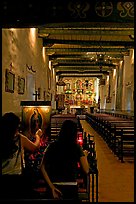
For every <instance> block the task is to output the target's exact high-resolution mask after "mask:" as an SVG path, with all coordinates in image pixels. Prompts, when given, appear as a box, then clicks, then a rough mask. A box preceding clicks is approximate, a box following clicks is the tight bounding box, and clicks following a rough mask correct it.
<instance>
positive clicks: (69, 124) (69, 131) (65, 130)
mask: <svg viewBox="0 0 136 204" xmlns="http://www.w3.org/2000/svg"><path fill="white" fill-rule="evenodd" d="M58 140H59V141H60V142H63V143H65V144H75V143H76V142H77V124H76V122H74V121H73V120H65V121H64V122H63V124H62V127H61V130H60V133H59V137H58Z"/></svg>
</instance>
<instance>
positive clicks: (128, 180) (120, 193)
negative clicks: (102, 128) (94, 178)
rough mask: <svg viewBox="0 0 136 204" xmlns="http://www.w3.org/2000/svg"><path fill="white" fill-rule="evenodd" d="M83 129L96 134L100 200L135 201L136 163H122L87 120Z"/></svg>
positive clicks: (82, 122)
mask: <svg viewBox="0 0 136 204" xmlns="http://www.w3.org/2000/svg"><path fill="white" fill-rule="evenodd" d="M80 122H81V125H82V127H83V130H84V131H86V133H89V134H90V135H93V136H94V141H95V146H96V156H97V166H98V172H99V178H98V179H99V182H98V184H99V185H98V192H99V195H98V198H99V199H98V201H99V202H134V163H129V162H125V163H121V162H120V161H119V160H118V158H117V157H116V156H115V155H114V154H113V153H112V152H111V150H110V149H109V147H108V146H107V144H106V143H105V142H104V141H103V139H102V138H101V136H100V135H99V134H98V133H97V132H96V131H95V130H94V129H93V128H92V127H91V126H90V124H89V123H88V122H87V121H86V120H80Z"/></svg>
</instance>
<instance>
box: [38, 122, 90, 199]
mask: <svg viewBox="0 0 136 204" xmlns="http://www.w3.org/2000/svg"><path fill="white" fill-rule="evenodd" d="M87 155H88V154H87V152H86V151H85V152H84V151H83V149H82V148H81V146H80V145H79V144H78V143H77V124H76V123H75V122H74V121H72V120H65V121H64V122H63V124H62V127H61V130H60V133H59V135H58V139H57V140H56V141H54V142H52V143H50V144H49V146H48V147H47V149H46V151H45V155H44V158H43V161H42V164H41V171H42V174H43V176H44V179H45V181H46V182H47V184H48V185H49V187H50V189H51V192H52V196H53V198H59V197H60V196H61V195H62V193H61V191H60V190H59V189H57V188H56V187H55V185H54V184H53V182H58V181H59V182H60V181H62V182H64V181H65V182H67V181H70V182H71V181H76V178H77V168H78V162H79V163H80V164H81V167H82V169H83V171H84V172H85V173H86V174H88V173H89V164H88V161H87Z"/></svg>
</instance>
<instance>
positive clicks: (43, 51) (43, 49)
mask: <svg viewBox="0 0 136 204" xmlns="http://www.w3.org/2000/svg"><path fill="white" fill-rule="evenodd" d="M42 56H43V61H44V62H45V47H43V48H42Z"/></svg>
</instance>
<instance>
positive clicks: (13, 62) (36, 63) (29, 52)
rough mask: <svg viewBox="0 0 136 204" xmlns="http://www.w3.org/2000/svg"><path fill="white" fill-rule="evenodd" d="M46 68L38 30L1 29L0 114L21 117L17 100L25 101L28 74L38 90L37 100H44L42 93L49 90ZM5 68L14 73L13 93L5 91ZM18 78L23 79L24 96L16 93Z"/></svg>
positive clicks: (46, 62)
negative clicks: (31, 75) (11, 112)
mask: <svg viewBox="0 0 136 204" xmlns="http://www.w3.org/2000/svg"><path fill="white" fill-rule="evenodd" d="M26 65H28V66H29V67H32V69H33V70H34V71H36V72H35V73H34V72H32V71H30V70H29V69H28V68H27V66H26ZM47 67H48V57H47V56H46V53H45V52H44V56H43V47H42V39H41V38H38V30H37V29H29V28H27V29H2V114H4V113H5V112H9V111H13V112H15V113H17V114H18V115H20V114H21V110H22V108H21V106H20V101H23V100H28V95H27V92H28V90H27V89H28V88H29V87H27V83H28V81H27V74H28V72H29V73H30V72H31V73H32V74H33V75H34V79H35V81H34V83H35V85H34V87H36V89H38V88H41V99H40V100H43V91H44V90H45V91H47V89H48V83H47V71H46V70H47ZM6 69H9V70H11V71H12V72H13V73H14V74H15V88H14V93H10V92H5V70H6ZM18 76H21V77H24V78H25V93H24V94H18ZM32 86H33V85H32ZM34 91H35V90H34Z"/></svg>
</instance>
